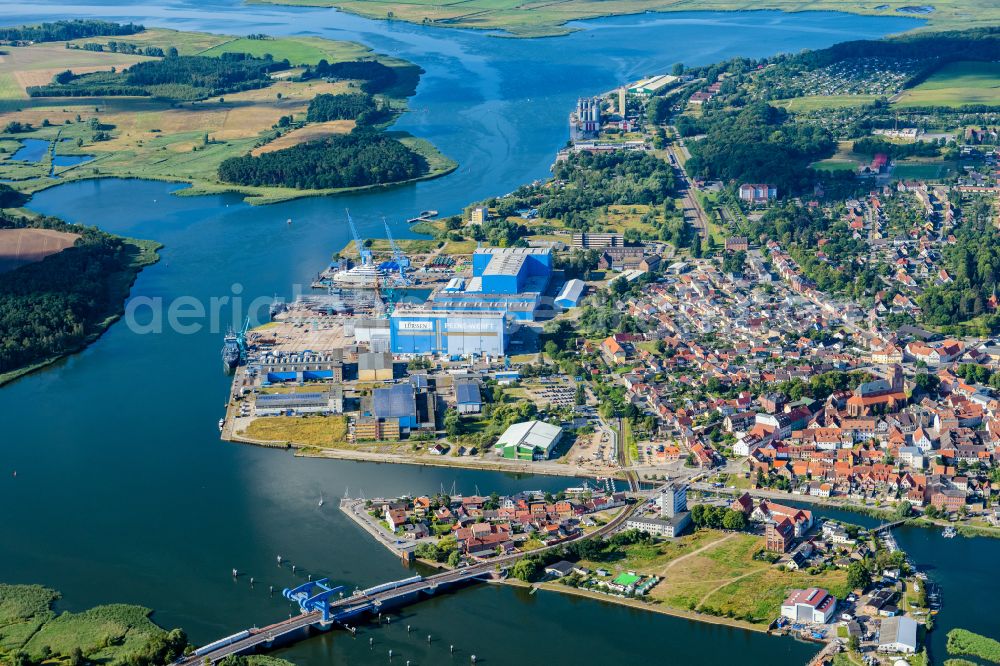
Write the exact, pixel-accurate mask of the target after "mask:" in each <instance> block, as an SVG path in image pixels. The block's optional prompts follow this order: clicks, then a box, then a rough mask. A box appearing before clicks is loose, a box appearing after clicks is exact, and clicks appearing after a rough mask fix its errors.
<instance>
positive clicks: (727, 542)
mask: <svg viewBox="0 0 1000 666" xmlns="http://www.w3.org/2000/svg"><path fill="white" fill-rule="evenodd" d="M763 545H764V544H763V539H762V538H761V537H758V536H754V535H752V534H743V533H724V532H720V531H717V530H698V531H696V532H693V533H690V534H687V535H685V536H682V537H680V538H678V539H671V540H666V541H663V542H660V543H657V544H654V545H644V544H637V545H634V546H628V547H627V548H625V549H623V552H622V553H621V557H620V558H616V559H612V560H611V561H610V562H603V563H602V562H587V563H585V564H586V565H587V566H588V567H591V568H596V567H599V566H604V567H606V568H608V569H611V570H612V572H613V575H614V574H617V573H620V572H622V571H634V572H637V573H642V574H647V575H655V576H659V577H660V578H661V579H662V580H661V582H660V583H659V584H658V585H657V586H656V587H654V588H653V589H652V591H651V592H650V594H649V596H648V597H647V600H648V601H650V602H652V603H660V604H663V605H665V606H670V607H672V608H676V609H678V610H685V611H697V612H702V613H709V614H713V615H721V616H727V617H735V618H737V619H742V620H746V621H748V622H751V623H754V624H767V623H768V622H770V621H771V620H772V619H774V618H775V617H777V615H778V614H779V612H780V607H781V602H782V601H783V600H784V598H785V597H786V596H787V595H788V591H789V590H791V589H795V588H803V587H810V586H813V585H817V586H820V587H825V588H827V589H829V590H830V592H831V593H833V594H834V595H836V596H839V597H843V596H845V595H846V593H847V591H848V590H847V589H846V588H847V572H846V571H844V570H836V571H825V572H823V573H820V574H817V575H815V576H814V575H810V574H809V573H807V572H804V571H788V570H785V569H784V568H783V567H776V566H773V565H770V564H768V563H766V562H760V561H757V560H754V559H753V555H754V553H756V552H757V551H758V550H760V549H761V548H762V547H763Z"/></svg>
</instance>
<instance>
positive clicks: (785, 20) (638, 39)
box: [0, 0, 974, 664]
mask: <svg viewBox="0 0 1000 666" xmlns="http://www.w3.org/2000/svg"><path fill="white" fill-rule="evenodd" d="M73 16H79V17H103V18H108V19H122V20H136V21H141V22H143V23H145V24H147V25H151V26H164V27H172V28H178V29H184V30H207V31H214V32H225V33H242V34H247V33H252V32H264V33H268V34H273V35H277V34H316V35H321V36H326V37H331V38H336V39H354V40H358V41H361V42H364V43H366V44H369V45H371V46H372V47H374V48H376V49H378V50H380V51H383V52H387V53H390V54H392V55H397V56H399V57H402V58H406V59H408V60H411V61H413V62H415V63H417V64H419V65H421V66H422V67H423V68H424V69H425V70H426V74H425V75H424V77H423V78H422V81H421V84H420V87H419V89H418V94H417V95H416V96H415V97H414V98H413V99H412V100H411V109H412V110H411V112H410V113H409V114H407V115H405V116H404V117H403V118H402V119H401V120H400V121H399V123H398V127H399V128H401V129H406V130H408V131H411V132H412V133H414V134H416V135H418V136H421V137H424V138H427V139H430V140H431V141H433V142H434V143H435V144H437V145H438V147H439V148H440V149H441V150H442V151H443V152H444V153H446V154H447V155H449V156H450V157H452V158H454V159H456V160H457V161H458V162H459V163H460V167H459V169H458V170H457V171H456V172H455V173H453V174H451V175H449V176H447V177H445V178H441V179H438V180H434V181H429V182H424V183H419V184H416V185H409V186H405V187H399V188H395V189H389V190H384V191H379V192H369V193H364V194H358V195H349V196H344V197H338V198H335V199H305V200H301V201H294V202H289V203H286V204H281V205H277V206H273V207H251V206H247V205H245V204H243V203H241V201H240V200H239V198H237V197H234V196H226V195H219V196H208V197H178V196H174V195H173V194H172V193H173V192H175V191H176V190H177V189H178V186H177V185H170V184H165V183H155V182H143V181H123V180H108V181H90V182H78V183H70V184H66V185H62V186H59V187H56V188H53V189H51V190H48V191H45V192H42V193H40V194H38V195H36V196H35V198H34V200H33V202H32V207H33V208H34V209H36V210H38V211H40V212H43V213H47V214H52V215H58V216H61V217H63V218H65V219H67V220H69V221H72V222H80V223H86V224H94V225H98V226H100V227H101V228H103V229H106V230H108V231H111V232H114V233H121V234H126V235H132V236H137V237H141V238H152V239H156V240H159V241H161V242H163V243H165V245H166V249H165V250H164V251H163V253H162V257H163V259H162V261H161V262H160V263H159V264H158V265H156V266H153V267H152V268H150V269H148V270H146V271H144V272H143V274H142V275H141V276H140V277H139V280H138V281H137V283H136V285H135V288H134V290H133V299H148V301H149V302H150V303H155V302H157V300H156V299H161V301H162V302H163V303H169V302H171V301H173V300H174V299H176V298H179V297H182V296H189V297H194V298H196V299H199V300H202V301H205V302H207V300H208V299H210V298H212V297H225V296H228V297H230V298H231V299H232V298H235V297H239V298H242V299H245V300H246V301H249V300H250V299H252V298H254V297H271V296H272V295H273V294H275V293H277V294H279V295H286V296H287V295H291V294H292V293H293V292H294V290H295V289H296V285H302V284H307V283H308V282H309V280H310V279H311V278H312V277H313V275H314V274H315V272H316V271H317V270H319V269H320V268H321V267H322V266H323V265H324V263H325V262H326V261H327V260H328V259H329V256H330V254H331V253H332V252H334V251H336V250H338V249H339V248H340V247H342V246H343V245H344V244H345V243H346V241H347V233H346V229H345V226H344V223H343V209H344V208H345V207H349V208H350V209H351V211H352V214H353V215H354V217H355V219H356V220H357V221H358V223H359V226H360V227H361V231H362V233H363V234H366V233H371V234H373V235H378V234H379V231H378V230H379V228H380V227H381V218H382V216H383V215H385V216H387V217H388V219H389V220H390V223H392V224H394V225H396V226H395V227H394V229H395V231H394V233H398V235H399V236H400V237H405V236H406V234H407V233H408V230H406V229H404V228H403V227H405V223H403V222H402V220H404V219H405V218H407V217H410V216H412V215H413V214H414V213H416V212H418V211H421V210H424V209H431V208H433V209H437V210H440V211H441V212H442V213H455V212H458V211H460V210H461V208H462V207H463V206H465V205H466V204H467V203H469V202H471V201H473V200H476V199H478V198H482V197H485V196H489V195H492V194H503V193H505V192H508V191H511V190H513V189H514V188H515V187H517V186H518V185H519V184H521V183H524V182H526V181H530V180H532V179H535V178H544V177H545V176H546V175H547V174H548V167H549V164H550V163H551V161H552V157H553V153H554V152H555V150H556V149H557V148H558V147H559V146H560V145H561V144H562V143H563V142H564V141H565V139H566V135H567V133H566V130H565V120H566V114H567V112H568V111H569V109H570V108H571V107H572V105H573V103H574V101H575V98H576V97H577V96H579V95H582V94H588V93H595V92H598V91H601V90H604V89H608V88H611V87H612V86H614V85H616V84H618V83H620V82H622V81H624V80H627V79H632V78H637V77H639V76H643V75H646V74H650V73H654V72H658V71H663V70H665V69H669V67H670V66H671V65H672V64H673V63H675V62H679V61H683V62H685V63H687V64H691V65H696V64H702V63H707V62H712V61H717V60H721V59H725V58H727V57H730V56H734V55H745V56H764V55H768V54H772V53H775V52H779V51H796V50H799V49H802V48H807V47H822V46H826V45H829V44H833V43H835V42H839V41H844V40H847V39H858V38H865V37H877V36H880V35H884V34H887V33H893V32H898V31H901V30H904V29H907V28H910V27H912V26H913V25H914V24H915V21H914V20H912V19H903V18H900V19H887V18H870V17H859V16H850V15H843V14H833V13H800V14H781V13H777V12H752V13H733V14H711V13H690V14H672V15H655V14H648V15H641V16H636V17H621V18H613V19H605V20H600V21H594V22H588V23H586V24H585V25H583V26H582V27H584V30H582V31H581V32H578V33H575V34H573V35H570V36H567V37H561V38H556V39H540V40H512V39H498V38H495V37H491V36H489V35H486V34H484V33H476V32H470V31H454V30H442V29H434V28H424V27H420V26H412V25H406V24H400V23H392V24H389V23H385V22H375V21H369V20H365V19H361V18H357V17H352V16H349V15H345V14H341V13H338V12H336V11H333V10H326V9H307V8H287V7H268V6H260V5H249V6H245V5H243V4H240V3H237V2H235V1H226V0H214V1H209V2H197V3H194V2H186V1H184V0H168V1H167V2H163V3H142V2H135V3H125V2H122V1H120V0H96V1H89V2H80V3H79V4H72V3H65V2H37V3H31V4H30V5H28V4H13V3H8V4H3V5H0V21H2V22H3V23H5V24H16V23H22V22H28V21H36V20H46V19H56V18H67V17H73ZM289 218H291V219H292V220H293V224H292V225H287V224H286V223H285V221H286V219H289ZM219 346H220V334H219V332H218V331H212V330H202V331H199V332H194V333H190V334H181V333H178V332H171V331H165V332H163V333H159V334H140V333H138V332H134V331H132V330H130V329H129V328H128V327H127V326H125V325H123V324H118V325H115V326H113V327H112V328H111V330H110V331H109V332H108V333H107V334H106V335H105V336H104V337H102V338H101V340H100V341H98V342H97V343H96V344H94V345H92V346H91V347H89V348H88V349H87V350H85V351H84V352H82V353H81V354H78V355H75V356H73V357H71V358H69V359H67V360H65V361H63V362H61V363H58V364H56V365H55V366H53V367H51V368H49V369H47V370H45V371H43V372H40V373H36V374H34V375H32V376H29V377H27V378H25V379H23V380H20V381H18V382H16V383H14V384H12V385H10V386H8V387H5V388H3V389H0V413H2V414H3V415H4V416H5V417H6V418H5V419H4V430H3V436H2V438H0V506H2V507H4V508H5V511H4V517H5V521H4V529H3V537H2V539H0V572H2V574H0V579H2V580H4V581H5V582H37V583H43V584H45V585H48V586H51V587H54V588H57V589H59V590H61V591H62V592H63V593H64V595H65V599H64V601H63V602H62V607H64V608H67V609H79V608H83V607H87V606H91V605H94V604H99V603H107V602H115V601H121V602H129V603H139V604H143V605H145V606H149V607H151V608H154V609H156V615H155V619H156V620H157V621H158V622H160V623H161V624H163V625H164V626H182V627H184V628H185V629H186V630H187V631H188V632H189V634H190V635H191V637H192V639H193V640H194V641H196V642H205V641H207V640H210V639H213V638H216V637H218V636H221V635H225V634H228V633H231V632H233V631H235V630H237V629H240V628H243V627H246V626H250V625H253V624H255V623H267V622H270V621H273V620H276V619H280V618H282V617H285V616H286V615H287V614H288V613H289V612H292V609H291V608H290V607H289V604H288V603H287V602H285V601H284V600H283V599H280V598H279V597H278V596H277V595H276V596H275V597H274V598H272V597H271V596H270V595H269V594H268V589H269V587H270V586H272V585H273V586H274V587H275V588H276V589H278V590H280V589H281V588H282V587H285V586H288V585H291V584H294V583H296V582H298V581H301V580H304V578H305V576H308V575H313V576H314V577H315V576H321V575H322V576H330V577H331V578H332V579H333V580H334V581H336V582H338V583H344V584H347V585H348V586H350V587H353V586H354V585H367V584H372V583H375V582H381V581H383V580H386V579H389V578H393V577H403V576H404V575H405V574H406V572H405V571H404V570H403V569H402V567H401V565H400V564H399V563H398V561H397V560H395V559H394V558H393V557H392V556H391V555H390V554H389V553H388V552H387V551H386V550H385V549H383V548H382V547H381V546H378V545H377V544H375V543H374V542H373V541H372V539H370V538H369V537H368V536H367V535H366V534H365V533H364V532H362V531H361V530H360V528H357V527H356V526H354V525H353V524H351V523H350V522H348V521H347V520H346V519H344V518H343V517H342V516H340V515H339V512H338V509H337V507H336V502H334V501H328V502H327V503H326V504H325V506H323V507H319V506H317V499H318V497H319V495H320V494H321V493H322V494H324V495H325V496H326V497H328V498H333V497H337V496H340V495H341V494H343V493H344V492H345V491H350V492H351V494H354V495H356V494H360V493H364V494H365V495H367V496H375V495H392V494H398V493H403V492H435V491H437V490H439V489H444V490H446V491H450V490H451V488H452V486H453V485H454V487H455V488H456V489H457V490H458V491H459V492H465V493H470V492H475V491H476V490H477V489H478V490H479V491H481V492H489V491H492V490H498V491H501V492H509V491H514V490H520V489H542V490H549V489H558V488H561V487H563V486H565V485H566V483H567V480H566V479H550V478H543V477H527V478H525V477H517V476H512V475H507V474H499V473H490V472H476V471H456V470H451V469H438V468H419V467H403V466H399V465H376V464H361V463H352V462H340V461H320V460H302V459H297V458H294V457H293V456H291V455H289V454H287V453H285V452H280V451H272V450H265V449H259V448H253V447H246V446H240V445H232V444H223V443H220V442H219V440H218V432H217V429H216V421H217V420H218V418H219V417H220V416H221V414H222V409H223V402H224V400H225V396H226V392H227V379H226V377H225V376H223V375H222V373H221V370H220V362H219ZM14 470H16V471H17V475H16V477H15V476H13V471H14ZM955 541H956V542H959V540H955ZM959 543H960V542H959ZM970 543H971V542H970ZM935 549H936V547H930V549H929V554H931V555H932V554H933V553H931V552H930V551H933V550H935ZM279 554H280V555H282V556H283V557H284V558H285V559H286V562H287V561H290V562H294V563H295V564H296V565H297V572H296V574H294V575H293V574H292V573H291V570H290V569H289V568H288V567H283V568H278V567H277V565H276V563H275V558H276V556H277V555H279ZM970 554H971V553H970ZM942 566H943V563H942ZM234 567H236V568H238V569H240V570H241V571H244V572H246V573H247V574H248V575H252V576H254V578H255V579H256V586H255V587H254V588H252V589H251V588H250V586H249V585H248V583H247V579H246V578H241V579H239V580H238V581H235V582H234V581H233V579H232V578H231V577H230V575H229V572H230V570H231V569H232V568H234ZM945 587H946V606H947V605H948V602H949V599H950V595H951V594H954V593H953V592H952V591H951V589H949V587H948V584H947V583H945ZM406 614H407V616H408V618H407V620H406V622H409V623H412V624H414V625H415V626H416V627H418V628H419V630H420V631H419V633H415V634H414V636H415V637H414V638H407V636H406V634H405V628H404V627H403V625H404V624H405V623H406V622H404V621H402V620H400V621H397V622H396V623H395V624H394V625H391V626H390V627H388V628H382V629H373V630H371V631H367V630H366V631H363V632H360V633H359V635H358V637H357V638H356V639H352V638H350V637H348V636H346V635H344V634H333V635H330V636H327V637H323V638H319V639H316V640H312V641H307V642H305V643H302V644H300V645H298V646H296V647H294V648H292V649H290V650H287V651H286V652H285V653H283V655H282V656H286V657H287V658H289V659H291V660H293V661H296V662H297V663H300V664H320V663H330V662H331V661H336V662H346V663H373V662H375V661H382V660H384V659H385V657H386V652H385V650H387V649H389V648H390V647H393V646H395V647H394V650H395V654H396V655H397V658H398V659H402V660H405V659H412V660H413V662H414V663H416V664H431V663H450V662H449V660H450V659H456V660H459V661H456V663H468V655H469V654H470V651H471V652H475V653H476V654H477V656H478V657H479V658H480V663H492V664H514V663H544V662H550V663H575V662H582V661H584V660H587V661H590V660H593V659H598V660H614V661H616V662H623V661H625V659H627V658H629V659H642V660H654V659H655V660H659V659H660V656H661V655H664V654H669V655H670V656H671V661H676V662H678V663H685V664H718V663H724V662H727V661H733V660H734V659H735V660H737V661H738V662H739V663H741V664H766V663H775V662H777V663H802V662H804V661H805V660H806V659H807V658H808V656H809V655H810V654H812V653H813V652H814V650H815V648H814V647H813V646H811V645H805V644H802V643H797V642H795V641H792V640H785V639H775V638H768V637H765V636H762V635H758V634H751V633H747V632H742V631H737V630H733V629H729V628H725V627H717V626H712V625H706V624H700V623H693V622H689V621H685V620H678V619H674V618H670V617H665V616H660V615H654V614H646V613H641V612H637V611H634V610H631V609H626V608H622V607H617V606H609V605H606V604H600V603H595V602H592V601H589V600H583V599H576V598H569V597H564V596H559V595H555V594H549V593H539V594H536V595H532V596H528V595H527V594H525V593H523V592H521V591H519V590H515V589H512V588H506V587H488V586H479V587H477V588H473V589H469V590H467V591H463V592H460V593H458V594H453V595H449V596H444V597H441V598H438V599H435V600H432V601H430V602H428V603H425V604H421V605H419V606H416V607H413V608H411V609H408V610H407V611H406ZM973 619H974V618H973ZM970 628H974V627H973V626H970ZM428 632H430V633H432V634H433V635H434V636H435V637H436V640H435V641H433V642H431V643H430V644H429V645H428V644H427V642H426V634H427V633H428ZM370 636H373V637H375V638H376V648H373V649H372V650H371V651H370V649H369V647H368V637H370ZM450 644H455V645H456V648H457V650H456V654H455V656H454V657H451V656H450V653H449V652H448V651H447V646H448V645H450ZM736 655H738V656H736ZM401 663H402V662H401Z"/></svg>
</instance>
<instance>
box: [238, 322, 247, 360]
mask: <svg viewBox="0 0 1000 666" xmlns="http://www.w3.org/2000/svg"><path fill="white" fill-rule="evenodd" d="M249 330H250V317H247V318H246V320H245V321H244V322H243V326H242V327H241V328H240V330H239V332H238V333H237V334H236V345H237V346H238V347H239V349H240V362H241V363H246V360H247V332H249Z"/></svg>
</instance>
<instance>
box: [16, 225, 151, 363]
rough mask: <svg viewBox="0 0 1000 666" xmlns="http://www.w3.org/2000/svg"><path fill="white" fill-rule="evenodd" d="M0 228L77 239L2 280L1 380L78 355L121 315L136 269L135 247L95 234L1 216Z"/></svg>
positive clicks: (65, 226) (119, 240) (68, 227)
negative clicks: (3, 376) (66, 234)
mask: <svg viewBox="0 0 1000 666" xmlns="http://www.w3.org/2000/svg"><path fill="white" fill-rule="evenodd" d="M0 228H2V229H16V228H44V229H54V230H56V231H67V232H72V233H76V234H79V235H80V238H79V239H78V240H77V242H76V244H75V245H74V246H72V247H69V248H66V249H65V250H63V251H62V252H58V253H56V254H53V255H50V256H48V257H46V258H45V259H43V260H42V261H38V262H35V263H32V264H27V265H24V266H21V267H19V268H17V269H15V270H11V271H8V272H5V273H0V374H2V373H6V372H10V371H12V370H16V369H19V368H22V367H26V366H30V365H33V364H36V363H40V362H42V361H45V360H47V359H50V358H52V357H55V356H59V355H62V354H66V353H69V352H73V351H76V350H77V349H79V348H80V347H81V346H82V345H83V344H84V343H85V341H86V339H87V337H88V336H91V335H93V334H94V333H96V332H98V331H100V330H101V327H102V324H103V323H104V322H105V320H107V319H108V318H110V317H112V316H114V315H115V314H117V313H118V312H120V311H121V308H122V303H123V301H124V299H125V296H127V293H128V286H129V285H131V283H132V280H133V279H134V277H135V275H136V274H137V273H138V272H139V270H140V269H141V266H139V265H137V262H136V261H135V252H136V248H135V247H134V246H130V245H129V244H127V243H126V241H125V239H122V238H119V237H116V236H112V235H110V234H106V233H104V232H102V231H99V230H97V229H95V228H84V227H78V226H74V225H70V224H67V223H65V222H63V221H62V220H59V219H57V218H52V217H43V218H37V219H29V218H27V217H21V216H17V215H13V214H10V213H7V212H5V211H0Z"/></svg>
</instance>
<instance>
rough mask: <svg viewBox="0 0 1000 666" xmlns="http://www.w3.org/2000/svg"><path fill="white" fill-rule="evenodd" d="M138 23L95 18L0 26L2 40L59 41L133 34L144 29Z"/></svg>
mask: <svg viewBox="0 0 1000 666" xmlns="http://www.w3.org/2000/svg"><path fill="white" fill-rule="evenodd" d="M145 29H146V28H145V26H142V25H140V24H138V23H112V22H110V21H99V20H96V19H74V20H72V21H53V22H50V23H39V24H37V25H22V26H17V27H13V28H0V41H4V42H61V41H67V40H70V39H80V38H82V37H99V36H108V37H110V36H120V35H134V34H136V33H138V32H142V31H143V30H145Z"/></svg>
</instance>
